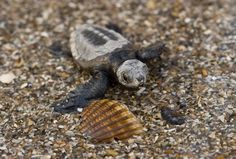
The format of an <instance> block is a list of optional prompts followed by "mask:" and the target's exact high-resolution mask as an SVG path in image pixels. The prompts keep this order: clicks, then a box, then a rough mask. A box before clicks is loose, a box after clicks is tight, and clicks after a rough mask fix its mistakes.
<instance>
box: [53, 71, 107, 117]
mask: <svg viewBox="0 0 236 159" xmlns="http://www.w3.org/2000/svg"><path fill="white" fill-rule="evenodd" d="M108 86H109V79H108V75H107V73H106V72H104V71H96V72H95V73H94V75H93V77H92V78H91V79H90V80H89V81H88V82H87V83H85V84H82V85H79V86H78V87H77V88H76V89H75V90H73V91H71V92H70V93H69V95H68V97H67V98H66V99H64V100H61V101H59V102H57V103H54V104H53V107H54V111H55V112H59V113H71V112H76V111H78V110H80V109H82V108H84V107H86V106H87V105H88V104H89V103H90V102H91V101H92V100H94V99H98V98H101V97H103V96H104V94H105V93H106V90H107V89H108Z"/></svg>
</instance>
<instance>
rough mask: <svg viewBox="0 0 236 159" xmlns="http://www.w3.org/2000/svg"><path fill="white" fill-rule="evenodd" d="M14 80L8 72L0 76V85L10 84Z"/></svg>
mask: <svg viewBox="0 0 236 159" xmlns="http://www.w3.org/2000/svg"><path fill="white" fill-rule="evenodd" d="M15 78H16V76H15V74H14V73H13V72H8V73H6V74H2V75H0V82H2V83H7V84H9V83H11V82H12V81H13V80H14V79H15Z"/></svg>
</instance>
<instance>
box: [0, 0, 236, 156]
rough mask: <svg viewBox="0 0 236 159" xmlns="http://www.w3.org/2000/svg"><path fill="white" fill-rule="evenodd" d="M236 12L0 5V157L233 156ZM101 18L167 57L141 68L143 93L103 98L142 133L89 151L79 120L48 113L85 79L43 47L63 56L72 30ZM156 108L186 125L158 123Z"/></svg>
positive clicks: (230, 6) (207, 6)
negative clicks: (177, 112)
mask: <svg viewBox="0 0 236 159" xmlns="http://www.w3.org/2000/svg"><path fill="white" fill-rule="evenodd" d="M235 8H236V1H234V0H204V1H203V0H199V1H194V0H176V1H174V0H169V1H165V0H162V1H155V0H147V1H146V0H139V1H135V0H133V1H132V0H118V1H117V0H111V1H108V0H98V1H92V0H89V1H78V2H77V1H75V0H74V1H66V0H64V1H63V0H62V1H60V2H59V1H56V0H51V1H46V0H41V1H36V0H1V2H0V156H1V158H77V157H78V158H104V157H105V158H112V157H116V158H131V159H133V158H200V157H202V158H217V159H224V158H236V12H235ZM109 22H112V23H115V24H117V25H119V26H120V27H121V28H122V30H123V33H124V36H125V37H127V38H128V39H129V40H130V41H132V42H133V43H134V45H135V46H136V47H144V46H147V45H149V44H151V43H155V42H156V41H164V42H165V43H166V44H167V45H168V47H169V48H170V49H171V53H170V54H168V55H166V56H164V57H163V58H162V60H161V61H156V62H155V61H154V62H152V63H150V64H149V68H150V76H149V79H148V81H147V84H146V86H145V87H144V88H141V89H140V90H127V89H125V88H123V87H122V86H120V85H117V86H115V87H114V88H113V89H109V91H108V92H107V94H106V98H110V99H116V100H118V101H120V102H122V103H125V104H126V105H127V106H128V107H129V109H130V110H131V111H132V112H133V113H134V114H135V115H136V116H137V118H139V119H140V120H141V122H142V123H143V125H144V126H145V128H146V131H145V134H144V135H143V136H141V137H137V138H136V139H130V140H128V142H127V143H122V142H117V141H114V142H113V143H110V144H100V145H94V144H92V143H91V142H90V141H88V140H86V139H85V138H84V137H83V136H82V134H81V133H80V131H79V130H78V126H79V123H80V122H79V121H80V114H67V115H60V114H56V113H53V112H52V108H51V107H50V105H51V104H52V103H53V102H55V101H56V100H58V99H61V98H64V97H65V95H66V94H67V93H68V92H69V91H70V90H73V89H74V88H75V87H76V85H77V84H79V83H81V82H84V81H86V80H87V79H89V77H90V76H89V74H88V73H86V72H84V71H83V70H81V69H80V68H78V67H77V66H76V65H75V64H74V63H73V60H72V58H71V57H70V56H68V55H65V54H62V55H58V56H57V57H55V56H53V55H51V54H50V53H49V51H48V49H47V48H48V46H50V45H51V44H52V43H53V42H55V41H60V42H61V44H62V46H63V50H64V51H65V52H66V51H67V50H68V49H69V46H68V40H69V34H70V32H71V31H73V30H74V28H75V26H76V25H79V24H84V23H93V24H99V25H102V26H104V25H106V24H108V23H109ZM165 106H166V107H170V108H172V109H179V108H181V113H182V114H183V115H184V116H185V117H186V123H185V124H183V125H180V126H175V125H169V124H168V123H166V121H165V120H163V119H162V118H161V115H160V108H161V107H165Z"/></svg>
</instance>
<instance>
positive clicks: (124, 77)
mask: <svg viewBox="0 0 236 159" xmlns="http://www.w3.org/2000/svg"><path fill="white" fill-rule="evenodd" d="M123 80H124V81H125V82H126V83H128V82H129V81H130V79H129V77H128V75H127V74H123Z"/></svg>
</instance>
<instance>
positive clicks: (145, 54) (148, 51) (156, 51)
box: [136, 42, 170, 62]
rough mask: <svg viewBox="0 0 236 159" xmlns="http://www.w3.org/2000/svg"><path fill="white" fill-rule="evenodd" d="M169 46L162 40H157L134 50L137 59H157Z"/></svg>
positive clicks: (167, 50) (144, 60) (143, 60)
mask: <svg viewBox="0 0 236 159" xmlns="http://www.w3.org/2000/svg"><path fill="white" fill-rule="evenodd" d="M169 51H170V50H169V48H168V47H166V45H165V44H164V43H162V42H157V43H156V44H152V45H150V46H148V47H146V48H144V49H141V50H139V51H137V52H136V56H137V59H139V60H140V61H142V62H146V61H148V60H151V59H155V58H157V59H159V58H160V56H161V54H163V53H167V52H169Z"/></svg>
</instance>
